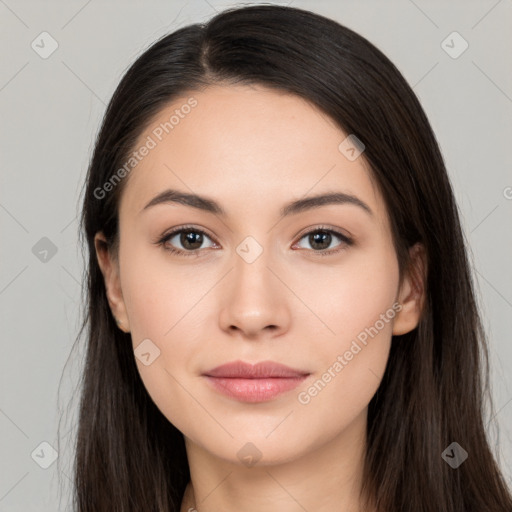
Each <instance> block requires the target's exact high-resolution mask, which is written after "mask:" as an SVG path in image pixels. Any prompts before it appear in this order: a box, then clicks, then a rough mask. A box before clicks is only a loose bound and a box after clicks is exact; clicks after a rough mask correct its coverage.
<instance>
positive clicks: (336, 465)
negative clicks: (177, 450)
mask: <svg viewBox="0 0 512 512" xmlns="http://www.w3.org/2000/svg"><path fill="white" fill-rule="evenodd" d="M365 442H366V411H365V413H364V414H362V415H361V416H360V417H358V418H357V419H356V420H355V421H354V422H353V423H352V424H351V425H349V426H348V427H347V428H346V429H344V430H343V431H342V432H341V433H338V434H337V435H336V436H335V437H333V438H331V439H330V440H328V441H327V442H324V443H323V444H322V445H321V446H310V447H307V448H306V447H302V448H301V449H299V448H298V449H297V452H298V453H300V455H299V456H298V457H297V458H294V459H293V460H289V461H285V462H281V463H271V462H268V463H266V464H265V465H263V464H262V463H263V462H264V461H263V459H262V460H261V461H260V463H258V464H256V465H254V466H252V467H246V466H244V465H243V464H240V463H236V462H234V461H229V460H226V459H221V458H219V457H217V456H215V455H213V454H212V453H211V452H208V451H206V450H204V448H202V447H200V446H199V445H197V444H195V443H194V442H192V441H191V440H190V439H189V438H187V437H185V444H186V449H187V457H188V461H189V467H190V477H191V480H190V482H189V484H188V485H187V488H186V490H185V494H184V496H183V501H182V506H181V512H214V511H218V510H222V511H223V512H231V511H235V510H236V511H238V510H244V511H246V512H271V511H272V512H273V511H275V510H276V506H278V507H279V511H280V512H292V511H293V512H296V511H297V510H315V511H316V512H334V511H336V512H339V511H340V510H343V511H345V512H360V511H361V510H362V509H361V505H360V498H359V493H360V490H361V485H362V474H363V463H364V453H365V447H366V446H365Z"/></svg>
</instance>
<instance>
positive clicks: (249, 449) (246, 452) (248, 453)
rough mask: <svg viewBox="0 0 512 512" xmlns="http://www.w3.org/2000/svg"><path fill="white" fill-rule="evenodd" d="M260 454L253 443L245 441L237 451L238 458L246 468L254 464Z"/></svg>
mask: <svg viewBox="0 0 512 512" xmlns="http://www.w3.org/2000/svg"><path fill="white" fill-rule="evenodd" d="M262 455H263V454H262V453H261V452H260V451H259V450H258V448H256V446H255V445H254V444H253V443H245V444H244V445H243V446H242V448H240V450H238V453H237V456H238V458H239V460H240V461H241V462H242V464H244V465H245V466H247V467H248V468H250V467H252V466H254V464H256V462H258V461H259V460H260V459H261V456H262Z"/></svg>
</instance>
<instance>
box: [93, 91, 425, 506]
mask: <svg viewBox="0 0 512 512" xmlns="http://www.w3.org/2000/svg"><path fill="white" fill-rule="evenodd" d="M193 96H194V98H196V99H197V102H198V104H197V106H196V107H195V108H194V109H192V110H191V112H190V113H189V114H188V115H186V116H184V118H183V119H181V120H180V122H179V124H178V125H177V126H175V127H174V129H173V130H172V131H170V132H169V134H167V135H165V137H164V138H163V140H162V141H161V142H159V143H158V145H157V146H156V147H155V148H154V149H152V150H151V151H150V153H149V154H148V155H147V156H146V157H145V158H144V159H143V160H142V161H141V162H140V163H139V164H138V165H137V166H136V167H135V169H133V170H132V171H131V174H130V175H129V178H128V182H127V183H126V188H125V189H124V191H123V194H122V197H121V202H120V209H119V222H120V224H119V226H120V248H119V258H118V259H116V258H115V257H114V255H112V254H110V253H109V252H108V251H107V250H105V248H104V245H103V244H102V243H101V241H102V240H104V237H103V234H102V233H98V234H97V237H96V250H97V256H98V262H99V264H100V267H101V270H102V272H103V275H104V277H105V285H106V289H107V296H108V299H109V303H110V307H111V309H112V313H113V315H114V316H115V317H116V318H117V319H118V320H119V322H120V323H119V325H120V328H121V329H122V330H124V331H125V332H131V337H132V343H133V348H134V349H135V348H136V347H137V346H138V345H139V343H141V341H142V340H144V339H146V338H149V339H150V340H151V341H152V343H154V345H156V346H157V347H158V348H159V350H160V356H159V357H157V358H156V359H155V360H154V362H152V364H150V365H148V366H146V365H144V364H142V363H141V361H139V360H138V359H136V362H137V366H138V369H139V372H140V375H141V377H142V379H143V382H144V385H145V386H146V388H147V391H148V393H149V394H150V396H151V397H152V399H153V400H154V402H155V404H156V405H157V406H158V407H159V409H160V410H161V412H162V413H163V414H164V415H165V416H166V417H167V418H168V419H169V421H170V422H172V423H173V424H174V425H175V426H176V427H177V428H178V429H179V430H180V431H181V432H182V433H183V434H184V436H185V442H186V448H187V455H188V460H189V466H190V471H191V482H190V483H189V486H188V487H187V490H186V493H185V497H184V500H183V503H182V508H181V510H182V512H184V511H188V510H189V509H190V508H191V507H195V509H196V510H198V511H199V512H210V511H218V510H223V511H226V512H229V511H235V510H245V511H248V512H252V511H254V512H256V511H258V512H265V511H271V510H272V511H274V510H276V506H278V507H279V510H280V511H281V512H288V511H298V510H304V509H306V510H315V511H321V512H327V511H339V510H346V511H357V510H360V504H359V499H358V493H359V490H360V486H361V472H362V461H363V456H364V450H365V439H366V438H365V430H366V421H367V408H368V403H369V402H370V400H371V398H372V397H373V395H374V394H375V392H376V390H377V388H378V386H379V384H380V381H381V378H382V375H383V373H384V370H385V367H386V363H387V360H388V354H389V349H390V344H391V336H392V335H393V334H396V335H398V334H403V333H406V332H409V331H411V330H412V329H414V328H415V327H416V326H417V324H418V321H419V317H420V312H421V309H422V307H423V301H424V292H423V283H424V280H423V279H422V278H421V276H422V275H423V274H422V272H423V269H424V264H425V261H424V252H423V251H421V247H419V249H420V250H417V249H418V247H415V249H414V250H412V251H411V255H412V256H413V267H412V269H413V271H411V274H410V275H409V274H407V275H406V276H405V278H404V281H403V283H402V287H401V288H400V287H399V272H398V262H397V258H396V253H395V250H394V247H393V245H392V238H391V229H390V223H389V218H388V214H387V211H386V207H385V203H384V201H383V198H382V197H381V195H380V193H379V191H378V190H377V189H376V188H374V184H373V183H372V181H371V179H370V174H369V169H368V167H367V165H366V164H365V162H364V160H363V158H362V157H360V158H357V159H356V160H354V161H349V160H348V159H347V158H346V157H345V156H344V155H343V154H342V153H341V152H340V150H339V149H338V146H339V144H340V142H341V141H342V140H343V139H345V137H346V135H347V134H344V133H343V132H342V131H341V130H340V129H339V128H338V127H337V126H336V125H335V124H334V123H333V122H332V120H331V119H330V118H328V117H327V116H326V115H324V114H323V113H321V112H320V111H319V110H317V109H316V108H315V107H314V106H312V105H311V104H309V103H308V102H306V101H305V100H303V99H301V98H299V97H296V96H293V95H289V94H285V93H280V92H276V91H273V90H270V89H266V88H264V87H261V86H247V85H243V86H242V85H237V86H231V85H229V86H219V85H216V86H212V87H209V88H206V89H204V90H202V91H200V92H196V91H194V93H193ZM187 97H188V96H187ZM185 101H186V97H185V99H183V98H181V99H179V100H177V101H174V102H173V103H172V104H170V105H169V106H168V107H166V108H165V109H164V110H162V111H161V112H160V113H159V114H158V115H157V117H156V118H155V120H154V122H153V123H151V125H150V127H149V128H148V129H147V131H146V132H144V133H143V134H142V135H141V137H140V141H141V143H142V142H143V141H144V140H146V137H147V136H148V135H150V134H151V130H152V129H154V127H155V126H157V125H158V124H159V123H160V122H164V121H166V120H168V119H169V117H170V115H171V114H172V112H173V111H174V110H175V109H176V108H180V106H181V105H183V104H184V103H185ZM167 188H174V189H178V190H180V191H184V192H189V193H196V194H200V195H204V196H208V197H210V198H212V199H215V200H216V201H217V202H218V203H220V204H221V205H222V207H223V208H224V209H225V210H226V212H227V216H226V217H225V218H223V217H220V216H219V215H216V214H213V213H209V212H205V211H202V210H199V209H196V208H192V207H190V206H186V205H182V204H176V203H167V204H159V205H156V206H153V207H151V208H148V209H147V210H144V212H142V213H141V210H142V209H143V207H144V206H145V205H146V204H147V203H148V202H149V201H150V200H151V199H152V198H153V197H154V196H156V195H157V194H158V193H160V192H162V191H163V190H165V189H167ZM332 191H343V192H347V193H350V194H353V195H355V196H357V197H358V198H360V199H361V200H362V201H364V202H365V203H366V204H367V205H368V206H369V207H370V208H371V210H372V212H373V215H372V216H370V215H368V214H367V213H366V212H365V211H364V210H363V209H362V208H360V207H358V206H356V205H352V204H334V205H324V206H322V207H320V208H315V209H312V210H308V211H303V212H300V213H298V214H296V215H291V216H289V217H285V218H283V219H281V220H280V219H279V210H280V208H281V207H282V206H284V205H285V204H287V203H288V202H290V201H292V200H295V199H300V198H303V197H304V196H311V195H316V194H319V193H322V192H332ZM189 224H191V225H193V226H194V227H195V228H199V229H202V230H205V231H206V232H207V233H208V236H205V237H204V238H203V243H202V245H200V246H199V245H198V246H199V247H200V249H199V251H198V252H197V254H198V255H197V256H189V257H186V256H177V255H173V254H170V253H169V252H168V251H166V249H165V247H163V246H159V245H157V244H154V243H152V242H154V241H155V240H157V239H158V238H159V237H161V236H163V235H164V234H165V233H168V232H169V231H170V229H171V228H174V227H180V226H182V225H189ZM318 226H327V227H330V228H333V229H337V230H338V231H340V232H342V233H343V234H345V235H347V236H349V237H352V238H353V240H354V244H353V245H351V246H347V245H346V244H345V243H344V242H343V241H342V240H341V239H338V238H337V237H336V236H335V235H333V237H332V239H331V242H330V243H329V241H327V242H325V244H324V245H323V246H320V249H318V248H317V249H315V248H314V246H313V245H312V241H311V238H308V236H307V233H309V232H310V231H314V230H315V229H318ZM249 235H250V236H252V237H253V238H254V239H255V240H256V241H257V242H258V243H259V244H260V246H261V247H262V248H263V252H262V253H261V255H260V256H259V257H258V258H257V259H256V260H255V261H254V262H252V263H248V262H247V261H246V260H245V259H244V258H242V257H241V256H240V255H239V254H238V253H237V251H236V249H237V246H238V245H239V244H240V243H241V242H242V241H243V240H244V239H245V238H246V237H247V236H249ZM305 235H306V236H305ZM170 245H173V246H174V247H175V248H178V249H181V250H184V251H186V250H187V248H186V247H185V246H184V245H182V244H181V243H180V238H179V236H175V237H174V238H172V242H170V241H168V242H167V247H169V246H170ZM342 246H344V248H343V250H341V251H340V252H338V253H335V254H331V255H328V256H321V255H319V252H321V249H322V247H326V249H324V250H323V251H324V252H325V251H326V250H330V249H333V250H334V249H337V248H340V247H342ZM292 247H293V248H292ZM188 250H189V251H190V249H188ZM250 250H254V249H253V248H252V249H250ZM396 303H399V304H401V307H402V308H401V310H400V311H399V312H398V313H397V314H395V316H394V318H392V320H390V321H388V322H387V323H385V326H384V328H382V329H381V330H379V332H378V334H377V335H376V336H374V337H373V338H370V339H369V341H368V343H367V345H366V346H364V347H363V348H362V350H361V351H360V352H358V353H357V355H355V356H354V357H353V359H352V360H350V361H349V362H348V364H347V365H346V366H344V368H343V370H342V371H340V372H339V373H337V374H336V376H335V377H334V378H332V379H331V381H330V382H329V383H328V384H327V385H326V386H325V387H324V388H323V389H322V390H321V392H319V393H318V394H317V395H316V396H314V397H312V398H311V400H310V402H309V403H307V404H302V403H300V402H299V401H298V394H299V393H300V392H302V391H305V390H306V391H307V390H308V388H310V386H311V385H312V384H313V383H314V382H315V381H317V380H318V379H319V378H320V377H321V376H322V374H324V373H325V372H326V371H327V370H328V368H329V367H331V368H332V366H333V363H334V362H335V361H336V360H337V357H338V355H343V354H344V353H345V352H346V351H347V350H349V349H350V346H351V343H352V342H353V340H354V339H356V336H357V335H358V334H359V333H361V332H362V331H364V329H365V328H369V327H370V326H373V325H374V324H375V322H376V321H377V320H378V319H379V315H380V314H382V313H385V312H386V311H387V310H388V309H390V308H392V305H393V304H396ZM271 326H274V327H271ZM360 345H361V344H360ZM237 359H241V360H244V361H247V362H250V363H255V362H258V361H263V360H272V361H277V362H280V363H283V364H286V365H288V366H291V367H293V368H297V369H301V370H305V371H308V372H310V373H311V375H310V376H309V377H308V378H307V379H306V381H304V382H303V383H302V384H301V385H300V386H299V387H298V388H296V389H294V390H292V391H289V392H287V393H284V394H282V395H280V396H278V397H277V398H275V399H273V400H270V401H267V402H260V403H244V402H239V401H237V400H234V399H231V398H228V397H226V396H224V395H222V394H220V393H219V392H217V391H215V390H212V389H211V388H210V386H208V385H207V383H206V382H205V379H204V377H202V376H201V373H202V372H204V371H206V370H208V369H211V368H213V367H215V366H218V365H220V364H223V363H226V362H229V361H233V360H237ZM247 442H251V443H252V444H253V445H254V446H256V447H257V449H258V450H259V452H260V453H261V458H260V459H259V461H258V462H257V463H256V464H255V465H253V466H251V467H249V466H247V465H246V464H245V463H243V462H242V461H241V460H240V459H239V457H238V456H237V453H238V451H239V450H240V449H241V448H242V447H243V446H244V445H245V444H246V443H247ZM305 482H307V485H304V483H305Z"/></svg>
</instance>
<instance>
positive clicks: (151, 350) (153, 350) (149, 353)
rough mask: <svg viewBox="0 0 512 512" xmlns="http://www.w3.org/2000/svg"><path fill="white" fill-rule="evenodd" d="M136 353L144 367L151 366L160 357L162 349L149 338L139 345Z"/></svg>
mask: <svg viewBox="0 0 512 512" xmlns="http://www.w3.org/2000/svg"><path fill="white" fill-rule="evenodd" d="M134 353H135V357H136V358H137V359H138V360H139V361H140V362H141V363H142V364H143V365H144V366H149V365H150V364H152V363H153V361H154V360H155V359H156V358H157V357H158V356H159V355H160V349H159V348H158V347H157V346H156V345H155V344H154V343H153V342H152V341H151V340H150V339H149V338H146V339H145V340H142V341H141V342H140V343H139V345H138V346H137V348H136V349H135V351H134Z"/></svg>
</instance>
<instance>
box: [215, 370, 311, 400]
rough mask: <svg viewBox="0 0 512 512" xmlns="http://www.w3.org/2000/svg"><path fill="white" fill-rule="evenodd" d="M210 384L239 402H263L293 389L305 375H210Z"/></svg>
mask: <svg viewBox="0 0 512 512" xmlns="http://www.w3.org/2000/svg"><path fill="white" fill-rule="evenodd" d="M205 377H206V379H207V380H208V382H210V384H211V385H212V386H213V387H214V388H215V389H216V390H217V391H220V392H221V393H223V394H224V395H226V396H229V397H231V398H235V399H237V400H240V401H241V402H265V401H267V400H272V399H273V398H275V397H277V396H278V395H280V394H281V393H285V392H286V391H290V390H292V389H295V388H296V387H297V386H298V385H299V384H300V383H301V382H303V381H304V380H305V379H306V377H307V375H303V376H300V377H272V378H270V377H269V378H264V379H239V378H228V377H210V376H209V375H205Z"/></svg>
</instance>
